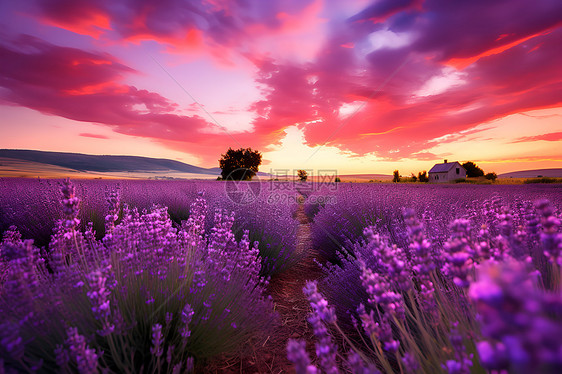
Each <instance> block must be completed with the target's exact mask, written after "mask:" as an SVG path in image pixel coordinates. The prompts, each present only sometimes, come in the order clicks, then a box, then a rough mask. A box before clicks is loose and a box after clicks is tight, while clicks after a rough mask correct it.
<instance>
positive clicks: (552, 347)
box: [469, 260, 562, 373]
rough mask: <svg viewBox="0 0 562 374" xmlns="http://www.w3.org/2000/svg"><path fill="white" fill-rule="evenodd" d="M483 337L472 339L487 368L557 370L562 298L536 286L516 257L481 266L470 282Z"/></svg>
mask: <svg viewBox="0 0 562 374" xmlns="http://www.w3.org/2000/svg"><path fill="white" fill-rule="evenodd" d="M469 295H470V298H471V299H472V300H473V301H474V303H475V304H476V307H477V310H478V316H479V319H480V322H481V325H482V334H483V335H484V337H485V338H486V340H483V341H481V342H479V343H477V348H478V353H479V356H480V362H481V364H482V365H483V366H484V367H485V368H487V369H489V370H504V369H506V370H507V369H516V370H517V371H519V372H542V373H556V372H560V370H562V358H561V356H560V352H561V350H562V323H561V322H560V321H562V297H561V295H560V293H559V292H558V291H556V292H548V291H546V290H541V289H539V288H538V284H537V278H536V272H533V271H530V268H529V264H528V263H525V262H518V261H515V260H506V261H505V262H502V263H489V264H485V265H483V266H482V267H481V268H480V269H479V271H478V281H477V282H475V283H473V284H472V285H471V286H470V290H469Z"/></svg>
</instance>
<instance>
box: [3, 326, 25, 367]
mask: <svg viewBox="0 0 562 374" xmlns="http://www.w3.org/2000/svg"><path fill="white" fill-rule="evenodd" d="M0 344H1V345H2V347H3V348H4V349H5V350H6V352H8V353H9V354H10V356H11V357H12V358H14V359H15V360H21V359H22V358H23V355H24V352H25V346H24V343H23V340H22V338H21V336H20V327H19V324H17V323H13V322H4V323H2V324H0Z"/></svg>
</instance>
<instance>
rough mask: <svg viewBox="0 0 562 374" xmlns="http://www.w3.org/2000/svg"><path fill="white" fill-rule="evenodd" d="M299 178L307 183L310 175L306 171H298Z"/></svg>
mask: <svg viewBox="0 0 562 374" xmlns="http://www.w3.org/2000/svg"><path fill="white" fill-rule="evenodd" d="M297 173H298V176H299V180H301V181H303V182H306V180H307V179H308V173H307V172H306V170H302V169H301V170H298V171H297Z"/></svg>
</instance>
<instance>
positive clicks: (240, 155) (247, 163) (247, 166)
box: [219, 148, 262, 180]
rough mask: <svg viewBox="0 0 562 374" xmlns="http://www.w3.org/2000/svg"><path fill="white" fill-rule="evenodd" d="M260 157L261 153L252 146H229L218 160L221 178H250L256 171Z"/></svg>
mask: <svg viewBox="0 0 562 374" xmlns="http://www.w3.org/2000/svg"><path fill="white" fill-rule="evenodd" d="M261 157H262V156H261V153H260V152H258V151H257V150H253V149H252V148H239V149H236V150H234V149H232V148H229V149H228V151H226V153H225V154H222V155H221V159H220V160H219V167H220V168H221V169H222V171H221V177H222V179H224V180H251V179H252V178H253V177H254V175H256V173H257V172H258V168H259V166H260V164H261Z"/></svg>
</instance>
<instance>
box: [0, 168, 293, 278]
mask: <svg viewBox="0 0 562 374" xmlns="http://www.w3.org/2000/svg"><path fill="white" fill-rule="evenodd" d="M61 183H62V181H61V180H40V179H6V178H3V179H0V191H2V198H1V199H0V232H5V231H6V230H7V229H8V228H9V227H10V226H11V225H15V226H16V227H18V230H19V231H20V232H21V234H22V236H23V237H24V238H28V239H34V240H35V243H36V245H38V246H40V247H42V246H46V245H47V244H48V242H49V240H50V237H51V234H52V227H53V226H54V224H55V221H56V219H57V218H58V217H60V215H61V214H62V210H61V206H60V204H59V202H58V199H59V195H60V193H59V189H60V186H61ZM253 186H260V187H259V188H258V191H259V193H257V194H256V196H255V199H253V200H251V201H250V202H247V203H245V204H239V203H237V202H236V201H233V199H232V196H229V191H228V189H227V188H226V185H225V183H221V182H215V181H212V182H205V181H135V180H121V181H111V180H104V181H99V180H80V181H75V188H76V194H77V196H78V197H79V198H80V213H79V217H78V218H79V219H80V221H81V226H80V229H82V230H84V229H86V226H85V225H86V223H87V222H92V224H93V228H94V230H95V231H96V232H97V238H98V239H100V238H101V237H103V235H104V230H105V227H104V217H105V211H106V198H107V196H108V194H109V193H110V191H114V190H118V191H119V195H120V200H121V202H123V203H126V204H128V205H129V206H130V207H136V208H137V209H138V210H139V211H142V210H143V209H146V210H149V209H151V208H152V206H154V205H157V206H166V207H167V208H168V214H169V215H170V217H171V219H172V221H173V222H174V223H175V224H176V225H179V224H180V223H181V221H183V220H186V219H187V218H188V217H189V207H190V204H191V203H193V202H194V201H195V199H196V198H197V197H198V196H199V194H200V193H202V192H204V194H205V199H206V200H207V202H208V204H209V206H210V207H211V210H214V209H216V208H226V209H228V210H230V211H233V212H234V213H235V215H236V217H237V219H236V221H235V223H234V228H233V231H234V233H235V235H236V238H237V239H238V240H240V239H241V238H242V235H243V233H244V231H245V230H249V231H250V240H252V241H258V242H259V250H260V254H261V257H262V259H263V261H262V263H263V266H262V274H268V275H272V274H275V273H278V272H280V271H283V270H284V269H285V268H287V267H289V266H291V264H293V263H295V262H296V261H298V260H299V258H298V257H297V256H296V254H295V248H296V237H295V233H296V227H297V222H296V221H295V220H294V214H295V210H296V204H294V203H293V204H287V203H277V204H275V203H274V201H271V198H270V195H271V193H272V191H271V189H270V188H269V185H266V183H262V184H261V185H260V184H255V183H254V184H253ZM288 193H289V194H292V195H294V193H295V192H294V191H292V190H291V189H288ZM212 225H213V219H212V217H207V219H206V221H205V228H206V229H207V230H209V229H210V228H211V227H212Z"/></svg>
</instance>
